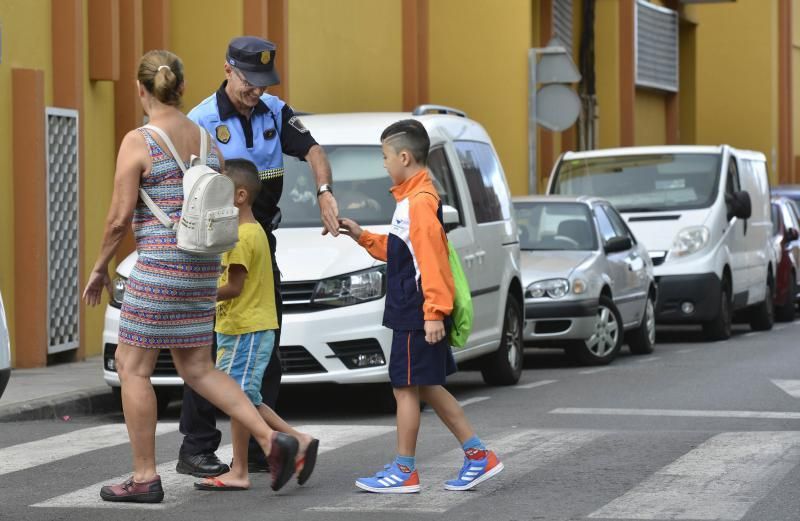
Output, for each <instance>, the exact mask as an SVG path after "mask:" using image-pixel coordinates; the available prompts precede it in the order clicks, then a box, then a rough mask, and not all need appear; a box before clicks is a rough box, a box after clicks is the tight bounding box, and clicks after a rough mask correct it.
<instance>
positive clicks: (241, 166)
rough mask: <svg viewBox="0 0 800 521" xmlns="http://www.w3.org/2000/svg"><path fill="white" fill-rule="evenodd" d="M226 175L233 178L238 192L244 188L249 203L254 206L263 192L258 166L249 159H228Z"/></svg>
mask: <svg viewBox="0 0 800 521" xmlns="http://www.w3.org/2000/svg"><path fill="white" fill-rule="evenodd" d="M225 175H226V176H228V177H230V178H231V181H233V184H234V186H235V187H236V189H237V190H238V189H239V188H244V190H245V191H246V192H247V203H248V204H249V205H251V206H252V205H253V203H254V202H255V201H256V197H258V192H260V191H261V180H260V179H259V178H258V168H256V165H254V164H253V163H252V161H248V160H247V159H228V160H226V161H225Z"/></svg>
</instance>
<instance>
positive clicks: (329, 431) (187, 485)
mask: <svg viewBox="0 0 800 521" xmlns="http://www.w3.org/2000/svg"><path fill="white" fill-rule="evenodd" d="M296 428H297V429H298V430H300V431H303V432H307V433H308V434H311V435H312V436H314V437H315V438H318V439H319V440H320V444H319V453H320V454H322V453H324V452H328V451H331V450H335V449H338V448H339V447H343V446H345V445H349V444H351V443H355V442H358V441H362V440H365V439H368V438H372V437H375V436H381V435H383V434H386V433H389V432H392V431H394V430H395V427H394V425H391V426H386V425H301V426H298V427H296ZM217 456H218V457H219V459H221V460H222V461H230V460H231V457H232V456H233V448H232V446H231V445H225V446H222V447H220V448H219V450H217ZM177 463H178V460H173V461H169V462H167V463H162V464H161V465H158V466H157V467H156V472H157V473H158V474H160V475H161V484H162V486H163V487H164V492H165V496H164V501H163V502H161V503H157V504H152V505H146V504H141V503H114V508H115V509H116V508H134V509H137V508H138V509H143V508H144V509H156V510H159V509H166V508H171V507H175V506H177V505H179V504H181V503H184V502H186V501H189V500H190V499H191V498H192V495H193V494H195V493H197V492H195V490H194V482H195V481H197V480H198V479H197V478H194V477H192V476H185V475H183V474H178V473H177V472H175V465H177ZM129 477H130V473H128V474H124V475H122V476H117V477H115V478H110V479H107V480H104V481H101V482H99V483H95V484H94V485H90V486H88V487H84V488H82V489H80V490H76V491H74V492H69V493H67V494H63V495H61V496H57V497H54V498H52V499H48V500H45V501H42V502H40V503H36V504H34V505H31V506H33V507H48V508H49V507H58V508H108V507H109V503H106V502H104V501H102V500H101V499H100V487H102V486H103V485H108V484H110V483H120V482H122V481H124V480H126V479H128V478H129Z"/></svg>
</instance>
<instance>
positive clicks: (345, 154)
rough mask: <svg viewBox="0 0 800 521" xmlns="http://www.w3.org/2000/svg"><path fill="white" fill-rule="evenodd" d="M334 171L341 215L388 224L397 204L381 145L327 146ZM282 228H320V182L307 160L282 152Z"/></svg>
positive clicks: (368, 222) (366, 221) (326, 150)
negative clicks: (391, 189)
mask: <svg viewBox="0 0 800 521" xmlns="http://www.w3.org/2000/svg"><path fill="white" fill-rule="evenodd" d="M324 148H325V153H326V154H327V156H328V160H329V161H330V163H331V169H332V170H333V171H334V172H336V173H335V174H334V183H335V184H334V190H336V203H337V204H338V205H339V216H340V217H348V218H350V219H353V220H354V221H356V222H357V223H358V224H389V223H390V222H392V214H394V210H395V207H396V206H397V203H396V201H395V200H394V197H392V195H391V193H389V189H390V188H391V187H392V181H391V179H390V178H389V176H388V175H387V174H386V170H384V169H383V154H382V152H381V147H380V146H377V145H372V146H326V147H324ZM283 165H284V168H285V173H284V178H283V184H284V188H283V195H282V197H281V201H280V208H281V214H282V218H281V228H319V226H320V220H319V205H318V204H317V185H316V182H315V180H314V176H313V174H312V173H311V168H309V166H308V163H306V162H305V161H300V160H299V159H297V158H294V157H291V156H286V155H284V156H283Z"/></svg>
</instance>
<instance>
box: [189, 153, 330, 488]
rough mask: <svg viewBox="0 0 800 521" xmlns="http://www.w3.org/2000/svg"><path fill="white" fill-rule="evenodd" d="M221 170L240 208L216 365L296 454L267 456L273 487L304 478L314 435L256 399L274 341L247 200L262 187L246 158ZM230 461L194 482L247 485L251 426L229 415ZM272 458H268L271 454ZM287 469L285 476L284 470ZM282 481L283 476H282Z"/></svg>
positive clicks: (266, 272) (260, 235) (271, 303)
mask: <svg viewBox="0 0 800 521" xmlns="http://www.w3.org/2000/svg"><path fill="white" fill-rule="evenodd" d="M225 174H226V175H227V176H228V177H230V178H231V180H232V181H233V183H234V185H235V191H234V204H235V205H236V207H237V208H238V209H239V242H238V243H237V244H236V246H235V247H234V249H232V250H231V251H229V252H226V253H224V254H223V255H222V268H223V273H222V276H221V277H220V279H219V284H218V289H217V322H216V326H215V328H214V330H215V331H216V333H217V368H218V369H220V370H222V371H225V372H226V373H228V375H230V377H231V378H233V379H234V380H236V382H237V383H238V384H239V385H240V386H241V388H242V390H243V391H244V392H245V394H246V395H247V396H248V398H250V401H251V402H252V403H253V405H254V406H255V407H256V409H258V412H259V413H260V414H261V417H262V418H263V419H264V421H265V422H266V423H267V425H269V426H270V427H271V428H272V429H274V430H276V431H278V432H283V433H286V434H289V435H290V436H291V437H292V438H289V440H290V443H292V444H294V445H295V447H294V452H295V453H296V454H297V458H296V460H295V461H296V463H295V467H294V468H276V467H274V466H272V465H273V464H277V462H272V461H270V464H271V468H272V473H273V474H274V475H273V476H272V482H273V488H274V487H275V483H276V480H277V481H283V480H285V479H288V477H289V476H291V474H292V473H294V472H295V470H296V471H297V472H298V475H297V482H298V483H299V484H301V485H302V484H304V483H305V482H306V481H307V480H308V478H309V477H311V473H312V472H313V470H314V465H315V463H316V459H317V451H318V450H319V440H317V439H315V438H313V437H312V436H310V435H309V434H306V433H302V432H299V431H297V430H295V429H293V428H292V427H291V426H290V425H289V424H287V423H286V422H285V421H284V420H283V419H282V418H281V417H280V416H278V415H277V414H276V413H275V411H273V410H272V409H271V408H269V407H267V405H265V404H264V403H262V401H261V380H262V377H263V375H264V371H265V370H266V368H267V364H268V363H269V359H270V356H272V350H273V347H274V345H275V330H276V329H278V318H277V312H276V309H275V297H274V288H273V282H272V259H271V256H270V255H271V253H270V250H269V241H268V240H267V235H266V233H265V232H264V229H263V228H262V227H261V225H260V224H259V223H258V222H257V221H256V219H255V217H254V216H253V209H252V204H253V201H255V199H256V196H257V195H258V192H259V190H260V188H261V181H260V180H259V178H258V170H257V169H256V166H255V165H254V164H253V163H251V162H250V161H248V160H246V159H231V160H228V161H226V162H225ZM231 438H232V442H233V462H232V463H231V468H230V471H229V472H227V473H225V474H222V475H220V476H217V477H214V478H207V479H205V480H203V481H201V482H198V483H195V488H198V489H200V490H247V489H248V488H250V479H249V477H248V469H247V452H248V440H249V438H250V432H248V431H247V429H245V428H244V426H243V425H241V424H240V423H239V422H237V421H235V420H233V419H231ZM270 459H272V458H270ZM287 474H288V476H287ZM284 482H285V481H284Z"/></svg>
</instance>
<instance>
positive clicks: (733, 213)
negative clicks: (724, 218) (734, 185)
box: [725, 190, 753, 220]
mask: <svg viewBox="0 0 800 521" xmlns="http://www.w3.org/2000/svg"><path fill="white" fill-rule="evenodd" d="M725 202H726V203H727V206H728V220H730V219H731V218H732V217H738V218H739V219H749V218H750V216H751V215H753V206H752V204H751V203H750V194H748V193H747V192H746V191H744V190H740V191H738V192H734V193H733V195H732V196H726V198H725Z"/></svg>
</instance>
